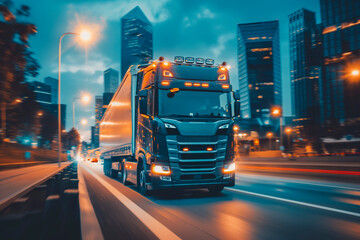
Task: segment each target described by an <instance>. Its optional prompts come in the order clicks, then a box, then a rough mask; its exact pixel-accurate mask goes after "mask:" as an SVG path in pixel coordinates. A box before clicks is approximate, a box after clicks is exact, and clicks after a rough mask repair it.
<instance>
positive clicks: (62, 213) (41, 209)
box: [0, 163, 81, 239]
mask: <svg viewBox="0 0 360 240" xmlns="http://www.w3.org/2000/svg"><path fill="white" fill-rule="evenodd" d="M78 182H79V180H78V177H77V163H72V164H70V165H69V166H67V167H65V168H64V169H62V170H59V172H57V173H54V174H53V175H51V176H49V177H47V178H46V179H42V180H41V181H39V182H38V183H37V184H35V185H32V186H31V187H30V188H28V189H26V190H24V191H23V192H22V193H20V194H18V195H17V196H16V197H14V198H13V199H12V200H11V203H10V204H9V203H7V206H6V207H5V208H3V209H2V210H1V211H0V239H80V238H81V233H80V213H79V191H78Z"/></svg>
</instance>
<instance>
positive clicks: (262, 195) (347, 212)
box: [226, 188, 360, 217]
mask: <svg viewBox="0 0 360 240" xmlns="http://www.w3.org/2000/svg"><path fill="white" fill-rule="evenodd" d="M226 189H227V190H230V191H235V192H239V193H244V194H249V195H253V196H257V197H263V198H270V199H273V200H278V201H282V202H287V203H292V204H297V205H302V206H306V207H311V208H318V209H322V210H326V211H331V212H336V213H342V214H346V215H350V216H354V217H360V213H355V212H350V211H345V210H341V209H336V208H331V207H325V206H321V205H317V204H311V203H306V202H300V201H295V200H290V199H286V198H279V197H274V196H269V195H264V194H260V193H254V192H248V191H244V190H240V189H234V188H226Z"/></svg>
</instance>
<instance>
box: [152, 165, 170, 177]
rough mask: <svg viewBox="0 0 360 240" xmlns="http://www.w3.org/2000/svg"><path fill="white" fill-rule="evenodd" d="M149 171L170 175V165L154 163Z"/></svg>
mask: <svg viewBox="0 0 360 240" xmlns="http://www.w3.org/2000/svg"><path fill="white" fill-rule="evenodd" d="M151 172H153V173H156V174H162V175H170V174H171V171H170V167H169V166H163V165H156V164H154V165H153V166H152V168H151Z"/></svg>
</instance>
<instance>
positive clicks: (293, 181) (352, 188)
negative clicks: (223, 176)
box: [235, 173, 360, 191]
mask: <svg viewBox="0 0 360 240" xmlns="http://www.w3.org/2000/svg"><path fill="white" fill-rule="evenodd" d="M239 174H240V176H239ZM241 176H245V177H247V178H252V179H258V180H260V179H261V180H265V181H267V182H268V181H269V179H273V180H275V181H279V182H284V183H296V184H306V185H314V186H321V187H329V188H337V189H348V190H354V191H360V188H355V187H347V186H341V185H329V184H323V183H319V182H318V181H317V182H309V181H304V180H301V179H298V180H292V179H288V178H284V177H272V176H269V177H264V176H255V175H250V174H246V173H237V175H235V178H236V180H240V181H241V180H243V178H241Z"/></svg>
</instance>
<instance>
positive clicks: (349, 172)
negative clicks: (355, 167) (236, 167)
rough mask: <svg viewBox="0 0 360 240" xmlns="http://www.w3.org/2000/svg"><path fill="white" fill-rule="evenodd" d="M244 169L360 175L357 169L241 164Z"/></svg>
mask: <svg viewBox="0 0 360 240" xmlns="http://www.w3.org/2000/svg"><path fill="white" fill-rule="evenodd" d="M241 169H243V170H259V169H260V170H270V171H292V172H312V173H330V174H345V175H357V176H360V172H356V171H339V170H321V169H305V168H282V167H253V166H252V167H248V166H241Z"/></svg>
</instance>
